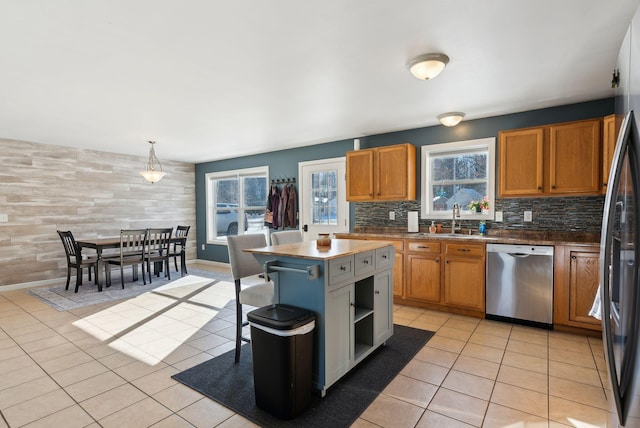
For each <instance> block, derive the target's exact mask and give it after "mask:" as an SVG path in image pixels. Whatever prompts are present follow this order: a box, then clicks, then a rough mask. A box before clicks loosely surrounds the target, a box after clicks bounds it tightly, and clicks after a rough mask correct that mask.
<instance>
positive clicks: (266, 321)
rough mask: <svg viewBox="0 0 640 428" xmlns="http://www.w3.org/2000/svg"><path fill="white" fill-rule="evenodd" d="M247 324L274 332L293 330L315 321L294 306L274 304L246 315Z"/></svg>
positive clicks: (310, 314) (311, 313)
mask: <svg viewBox="0 0 640 428" xmlns="http://www.w3.org/2000/svg"><path fill="white" fill-rule="evenodd" d="M247 319H248V320H249V322H252V323H255V324H260V325H264V326H266V327H271V328H273V329H276V330H293V329H296V328H298V327H300V326H303V325H305V324H308V323H310V322H312V321H314V320H315V319H316V316H315V314H314V313H313V312H312V311H310V310H308V309H303V308H298V307H296V306H290V305H284V304H275V305H270V306H263V307H261V308H258V309H255V310H253V311H251V312H249V313H248V314H247Z"/></svg>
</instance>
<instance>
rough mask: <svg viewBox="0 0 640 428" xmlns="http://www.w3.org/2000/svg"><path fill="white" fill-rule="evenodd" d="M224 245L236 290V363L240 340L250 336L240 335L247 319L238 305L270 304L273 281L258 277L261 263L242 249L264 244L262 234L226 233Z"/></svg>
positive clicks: (265, 244) (248, 340)
mask: <svg viewBox="0 0 640 428" xmlns="http://www.w3.org/2000/svg"><path fill="white" fill-rule="evenodd" d="M227 245H228V248H229V263H230V264H231V274H232V275H233V280H234V282H235V292H236V356H235V362H236V363H237V362H238V361H240V347H241V346H242V342H243V341H245V342H250V339H248V338H246V337H243V336H242V328H243V327H245V326H247V325H248V322H247V321H244V320H243V314H242V305H243V304H244V305H249V306H255V307H261V306H267V305H272V304H273V282H271V281H265V279H264V278H263V277H260V276H259V275H260V274H261V273H262V265H260V263H259V262H258V260H256V258H255V257H254V255H253V254H251V253H247V252H245V251H244V250H245V249H247V248H260V247H266V246H267V238H266V237H265V236H264V235H263V234H262V233H260V234H250V235H238V236H227ZM243 282H244V283H243Z"/></svg>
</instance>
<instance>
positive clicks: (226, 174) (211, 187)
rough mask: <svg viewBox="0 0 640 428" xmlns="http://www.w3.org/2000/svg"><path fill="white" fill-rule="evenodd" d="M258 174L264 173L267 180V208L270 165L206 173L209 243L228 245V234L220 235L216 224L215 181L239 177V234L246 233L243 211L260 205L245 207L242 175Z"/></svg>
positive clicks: (265, 200)
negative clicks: (212, 213)
mask: <svg viewBox="0 0 640 428" xmlns="http://www.w3.org/2000/svg"><path fill="white" fill-rule="evenodd" d="M256 175H264V176H265V179H266V180H267V193H266V194H265V195H264V207H259V208H266V204H267V197H268V192H269V167H268V166H260V167H254V168H243V169H234V170H228V171H218V172H209V173H207V174H205V184H206V192H207V206H206V218H207V222H206V224H207V244H218V245H227V239H226V236H222V237H218V232H217V230H216V229H217V228H216V226H215V224H216V219H215V213H216V212H217V208H216V203H217V201H216V195H215V182H216V180H220V179H237V180H238V182H239V184H238V192H239V195H238V235H242V234H244V233H245V231H244V215H242V213H243V212H244V211H245V210H247V209H256V208H258V207H255V206H251V207H245V206H243V203H244V201H243V199H242V197H241V195H242V194H243V180H241V178H242V177H245V176H256ZM212 211H213V212H214V215H211V212H212Z"/></svg>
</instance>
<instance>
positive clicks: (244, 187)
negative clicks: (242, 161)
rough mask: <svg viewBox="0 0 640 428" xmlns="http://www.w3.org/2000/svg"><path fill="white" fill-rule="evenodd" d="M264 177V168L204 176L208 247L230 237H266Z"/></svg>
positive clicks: (266, 168)
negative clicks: (255, 234)
mask: <svg viewBox="0 0 640 428" xmlns="http://www.w3.org/2000/svg"><path fill="white" fill-rule="evenodd" d="M268 176H269V168H268V167H266V166H264V167H258V168H248V169H240V170H234V171H223V172H212V173H209V174H206V178H205V180H206V184H207V242H208V243H210V244H216V243H224V242H225V241H226V237H227V236H230V235H243V234H246V233H264V234H267V228H266V227H265V226H264V213H265V210H266V204H267V192H268V187H267V181H268Z"/></svg>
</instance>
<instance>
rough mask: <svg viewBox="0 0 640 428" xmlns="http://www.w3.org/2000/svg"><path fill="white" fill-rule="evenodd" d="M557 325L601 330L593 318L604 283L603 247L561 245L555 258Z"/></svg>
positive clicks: (554, 316) (556, 250) (554, 319)
mask: <svg viewBox="0 0 640 428" xmlns="http://www.w3.org/2000/svg"><path fill="white" fill-rule="evenodd" d="M554 260H555V261H554V265H555V266H554V268H555V272H554V304H553V306H554V309H553V323H554V324H557V325H564V326H569V327H579V328H585V329H589V330H601V324H600V320H598V319H596V318H593V317H591V316H589V310H590V309H591V306H592V305H593V300H594V299H595V297H596V293H597V292H598V284H599V282H600V247H599V246H598V245H592V246H568V245H557V246H556V247H555V257H554Z"/></svg>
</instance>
